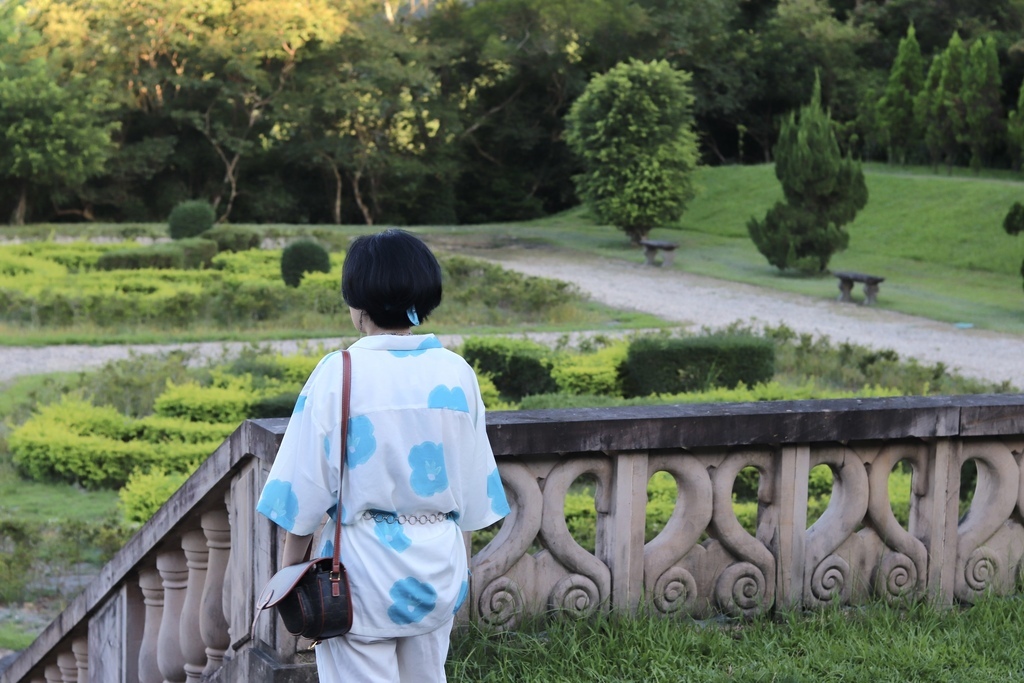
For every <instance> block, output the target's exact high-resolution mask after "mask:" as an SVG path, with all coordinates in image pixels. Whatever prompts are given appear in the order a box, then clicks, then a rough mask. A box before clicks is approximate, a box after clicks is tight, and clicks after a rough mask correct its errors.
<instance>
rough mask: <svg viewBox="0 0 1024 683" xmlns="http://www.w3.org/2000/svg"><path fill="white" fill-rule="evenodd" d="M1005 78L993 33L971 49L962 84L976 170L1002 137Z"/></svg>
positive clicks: (966, 136)
mask: <svg viewBox="0 0 1024 683" xmlns="http://www.w3.org/2000/svg"><path fill="white" fill-rule="evenodd" d="M1002 98H1003V92H1002V81H1001V79H1000V76H999V54H998V53H997V52H996V41H995V39H994V38H992V37H991V36H987V37H985V38H981V39H979V40H976V41H975V42H974V44H973V45H971V49H970V51H969V52H968V59H967V68H966V71H965V77H964V84H963V104H964V112H965V119H966V120H965V123H966V130H965V136H964V137H965V141H966V143H967V145H968V147H970V149H971V168H973V169H975V170H977V169H980V168H981V167H982V165H983V164H984V163H985V162H986V161H988V156H989V154H990V153H991V152H992V150H993V149H995V148H996V147H997V146H998V145H999V143H1000V142H1001V141H1002V139H1003V131H1004V130H1005V128H1004V123H1003V106H1002Z"/></svg>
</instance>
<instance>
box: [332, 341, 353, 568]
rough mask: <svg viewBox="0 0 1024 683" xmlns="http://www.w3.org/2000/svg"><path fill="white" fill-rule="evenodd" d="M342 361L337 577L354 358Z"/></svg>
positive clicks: (343, 356) (343, 355)
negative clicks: (342, 489) (342, 490)
mask: <svg viewBox="0 0 1024 683" xmlns="http://www.w3.org/2000/svg"><path fill="white" fill-rule="evenodd" d="M341 360H342V378H341V464H340V465H339V469H338V509H337V511H336V512H335V515H336V516H335V525H334V557H333V558H332V560H333V562H332V563H331V572H332V573H333V574H335V575H338V574H340V573H341V488H342V484H343V483H344V482H345V459H346V458H347V456H348V418H349V403H350V401H351V395H352V357H351V355H349V352H348V350H344V351H342V352H341Z"/></svg>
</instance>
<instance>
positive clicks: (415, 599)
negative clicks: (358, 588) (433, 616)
mask: <svg viewBox="0 0 1024 683" xmlns="http://www.w3.org/2000/svg"><path fill="white" fill-rule="evenodd" d="M391 599H392V600H393V601H394V604H392V605H391V607H388V616H389V617H390V618H391V621H393V622H395V623H396V624H401V625H403V626H404V625H406V624H416V623H419V622H420V621H423V617H425V616H427V615H428V614H430V613H431V612H433V611H434V608H435V607H437V591H436V590H434V587H433V586H431V585H430V584H429V583H423V582H421V581H417V580H416V579H414V578H413V577H411V576H410V577H408V578H405V579H401V580H399V581H395V584H394V585H393V586H391Z"/></svg>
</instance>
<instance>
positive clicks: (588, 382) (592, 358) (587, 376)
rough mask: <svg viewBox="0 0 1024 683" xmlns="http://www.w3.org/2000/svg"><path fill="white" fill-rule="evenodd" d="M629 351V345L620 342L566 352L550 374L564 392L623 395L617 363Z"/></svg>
mask: <svg viewBox="0 0 1024 683" xmlns="http://www.w3.org/2000/svg"><path fill="white" fill-rule="evenodd" d="M628 351H629V346H628V345H627V344H625V343H620V344H615V345H613V346H609V347H606V348H603V349H600V350H598V351H595V352H593V353H584V354H578V355H577V354H572V355H569V354H566V355H564V356H561V357H559V358H558V359H557V360H556V361H555V365H554V367H553V368H551V376H552V377H553V378H554V380H555V383H556V384H557V385H558V390H559V391H560V392H564V393H567V394H596V395H601V396H622V380H621V377H620V375H619V366H620V365H622V363H623V362H624V361H625V360H626V354H627V353H628Z"/></svg>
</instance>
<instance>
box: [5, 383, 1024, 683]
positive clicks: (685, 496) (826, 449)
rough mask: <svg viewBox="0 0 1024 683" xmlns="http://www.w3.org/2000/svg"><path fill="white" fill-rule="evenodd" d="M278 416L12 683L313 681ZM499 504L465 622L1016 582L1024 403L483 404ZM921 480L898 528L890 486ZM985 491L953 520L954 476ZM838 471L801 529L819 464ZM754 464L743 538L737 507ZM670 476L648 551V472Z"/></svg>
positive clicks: (813, 602) (261, 424)
mask: <svg viewBox="0 0 1024 683" xmlns="http://www.w3.org/2000/svg"><path fill="white" fill-rule="evenodd" d="M285 424H286V420H254V421H247V422H245V423H243V425H242V426H240V427H239V429H238V430H237V431H236V432H235V433H234V434H233V435H232V436H231V437H230V438H229V439H228V440H227V441H226V442H225V443H224V444H223V445H222V446H221V447H220V448H218V449H217V451H215V452H214V453H213V454H212V455H211V456H210V458H208V459H207V461H206V462H204V463H203V465H202V466H201V467H200V468H199V470H198V471H197V472H196V473H195V474H194V475H193V476H192V477H191V478H190V479H189V480H188V481H187V482H186V484H185V485H184V486H183V487H182V488H181V489H180V490H179V491H178V492H177V493H175V494H174V496H172V498H171V499H170V500H169V501H168V502H167V504H166V505H164V507H162V508H161V509H160V511H159V512H158V513H157V514H156V515H155V516H154V517H153V519H151V520H150V521H149V522H147V523H146V525H144V526H143V528H142V529H141V530H140V531H139V532H138V533H137V534H136V535H135V536H134V537H133V538H132V539H131V540H130V541H129V542H128V543H127V544H126V546H125V547H124V548H123V549H122V550H121V551H120V552H118V554H117V555H116V556H115V557H114V558H113V559H112V560H111V561H110V563H108V564H107V565H106V566H105V567H104V568H103V570H102V571H101V573H100V576H99V577H98V578H97V579H96V580H95V581H94V582H93V583H92V584H90V585H89V586H88V587H87V588H86V589H85V591H84V592H83V593H82V594H81V595H79V596H78V597H77V598H75V599H74V600H73V601H72V602H71V604H70V605H69V606H68V608H67V609H66V610H65V611H64V612H63V613H62V614H61V615H60V616H59V618H58V619H57V620H56V621H55V622H54V623H52V624H51V625H50V626H49V627H48V628H47V629H46V630H45V631H44V632H43V633H42V634H41V635H40V636H39V638H38V639H37V640H36V641H35V642H34V643H33V644H32V645H31V646H29V648H27V649H26V650H24V651H23V652H21V653H20V654H19V656H18V657H17V658H16V659H15V660H14V662H13V663H12V664H11V665H10V666H9V668H8V669H7V670H6V671H4V672H3V673H2V674H0V683H14V682H16V681H17V682H21V681H32V682H34V681H40V682H43V681H45V682H52V681H63V682H68V681H76V682H79V683H81V682H84V681H90V682H97V683H98V682H102V683H111V682H115V681H141V682H142V683H149V682H150V681H153V682H160V681H199V680H210V681H234V680H260V681H285V680H287V681H299V680H315V674H314V673H313V671H312V665H311V664H310V663H309V662H310V657H309V655H308V654H306V653H304V652H303V649H304V645H305V644H304V643H299V642H298V641H297V640H296V639H294V638H292V637H291V636H289V635H288V634H287V633H285V632H283V630H282V629H281V627H280V625H279V620H277V619H276V618H273V617H272V616H270V615H268V616H265V617H263V618H262V619H260V620H259V621H258V622H257V625H256V630H255V634H254V637H252V638H251V637H250V624H251V622H252V617H253V603H254V600H255V594H256V593H257V592H258V590H259V588H260V587H261V586H262V585H263V583H264V582H265V581H266V580H267V579H268V578H269V577H270V576H271V575H272V574H273V572H274V571H275V570H276V558H277V556H278V555H279V552H278V543H279V542H280V538H279V533H278V532H277V531H276V530H275V528H274V527H273V525H272V524H271V523H269V522H268V521H267V520H265V519H263V518H262V517H261V516H259V515H257V514H255V512H254V510H253V508H254V506H255V501H256V497H257V496H258V494H259V491H260V490H261V487H262V484H263V482H264V481H265V478H266V474H267V471H268V470H269V467H270V464H271V463H272V461H273V457H274V454H275V453H276V451H277V446H278V444H279V442H280V437H281V434H282V433H283V430H284V427H285ZM488 431H489V434H490V437H491V443H492V446H493V448H494V451H495V455H496V456H497V458H498V463H499V468H500V470H501V476H502V481H503V482H504V485H505V487H506V490H507V492H508V494H509V500H510V503H511V506H512V513H511V515H510V516H509V517H508V518H506V520H505V521H504V523H503V524H502V526H501V528H500V531H498V533H497V534H496V535H495V536H494V538H493V540H492V541H491V542H490V543H489V544H488V545H487V546H486V547H485V548H484V549H483V550H481V551H480V552H479V553H477V554H476V555H475V556H474V557H473V559H472V585H471V588H470V600H469V601H468V606H467V608H465V609H466V614H465V615H464V617H463V618H471V619H476V620H479V621H481V622H483V623H485V624H489V625H490V626H492V627H495V628H513V627H515V625H516V624H517V623H518V622H519V620H520V619H521V618H522V617H523V616H525V615H528V614H537V613H545V612H549V611H555V612H557V613H559V614H566V613H568V614H584V615H585V614H589V613H593V612H596V611H603V610H617V611H622V612H628V613H636V612H638V611H643V612H650V613H654V614H661V615H666V616H687V617H697V618H702V617H707V616H710V615H714V614H719V613H724V614H729V615H736V616H751V615H755V614H759V613H762V612H765V611H767V610H772V609H776V608H780V607H781V608H788V607H801V608H805V607H814V606H818V605H824V604H830V603H840V604H857V603H861V602H864V601H867V600H871V599H878V598H881V599H886V600H901V599H905V598H908V597H909V598H919V597H925V598H928V599H931V600H933V601H936V602H938V603H943V604H953V603H967V604H969V603H971V602H973V601H974V600H976V599H977V598H978V597H979V596H980V595H982V594H983V593H985V592H995V593H997V594H1008V593H1010V592H1012V591H1013V590H1014V587H1015V580H1016V577H1017V574H1018V571H1019V569H1020V568H1021V566H1022V558H1024V523H1022V519H1024V517H1022V513H1024V483H1022V479H1024V468H1022V467H1021V458H1022V452H1024V396H1020V395H1013V396H958V397H937V398H892V399H865V400H856V399H849V400H838V401H795V402H771V403H756V404H719V405H700V406H657V407H635V408H609V409H590V410H560V411H524V412H512V413H494V414H491V415H489V416H488ZM901 461H902V462H905V463H907V464H909V466H910V467H911V469H912V471H913V477H912V483H911V489H912V490H911V500H910V523H909V525H908V526H907V528H904V527H903V526H901V525H900V524H899V522H898V521H897V519H896V517H895V515H894V514H893V512H892V508H891V505H890V501H889V494H888V479H889V474H890V473H891V472H892V469H893V468H894V467H895V466H896V465H897V463H899V462H901ZM968 461H974V463H975V464H976V466H977V484H976V488H975V494H974V498H973V502H972V504H971V506H970V508H969V510H968V512H967V513H966V514H965V515H964V516H963V517H962V518H961V517H960V515H959V507H958V505H959V493H960V478H961V471H962V468H963V466H964V464H965V463H966V462H968ZM819 465H824V466H827V467H828V468H830V469H831V471H832V473H833V482H834V483H833V490H832V496H831V501H830V504H829V506H828V508H827V509H826V511H825V513H824V514H823V515H822V516H821V517H820V518H819V519H818V520H817V521H816V522H815V523H814V524H813V525H811V526H810V527H809V528H808V526H807V490H808V479H809V476H810V471H811V470H812V469H813V468H814V467H816V466H819ZM747 467H754V468H756V469H757V471H758V475H759V477H758V482H759V484H758V503H759V509H758V516H757V525H756V532H755V533H754V534H753V535H751V534H750V533H748V532H747V531H745V530H744V529H743V527H742V526H740V524H739V522H738V521H737V518H736V515H735V513H734V511H733V506H732V491H733V486H734V482H735V480H736V477H737V475H738V473H739V472H740V471H741V470H743V469H744V468H747ZM659 471H664V472H667V473H669V474H670V475H671V476H672V477H673V478H674V480H675V482H676V485H677V500H676V505H675V509H674V511H673V512H672V515H671V517H670V518H669V520H668V522H667V524H666V525H665V527H664V528H663V529H662V530H661V532H660V533H659V534H658V535H657V536H656V537H655V538H654V539H652V540H651V541H649V542H647V543H645V542H644V541H645V539H644V533H645V521H646V519H645V518H646V515H645V511H646V504H647V494H646V490H647V483H648V481H649V479H650V478H651V476H652V475H653V474H654V473H656V472H659ZM580 477H588V478H589V480H590V481H592V482H593V483H594V486H595V512H596V519H597V530H596V531H597V535H596V548H595V550H594V551H593V552H590V551H587V550H585V549H584V548H583V547H581V546H580V545H579V544H578V543H577V542H576V540H575V539H574V538H573V537H572V535H571V534H570V533H569V530H568V528H567V525H566V522H565V516H564V504H565V496H566V494H567V492H568V491H569V489H570V487H571V486H572V485H573V483H574V482H576V481H577V480H578V479H579V478H580Z"/></svg>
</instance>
